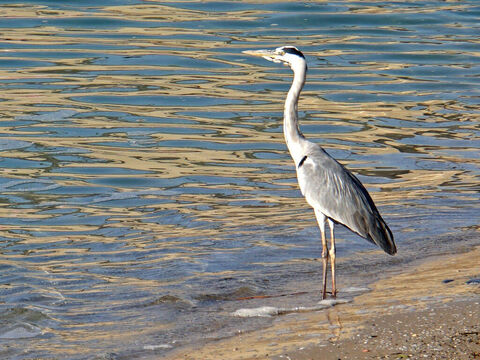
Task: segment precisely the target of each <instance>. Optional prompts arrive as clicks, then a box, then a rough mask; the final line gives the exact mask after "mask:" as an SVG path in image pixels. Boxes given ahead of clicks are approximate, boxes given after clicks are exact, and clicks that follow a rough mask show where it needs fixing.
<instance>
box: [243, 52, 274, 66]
mask: <svg viewBox="0 0 480 360" xmlns="http://www.w3.org/2000/svg"><path fill="white" fill-rule="evenodd" d="M242 52H243V53H244V54H247V55H252V56H260V57H263V58H264V59H265V60H268V61H273V62H276V63H279V62H281V61H280V60H279V59H278V55H279V54H277V52H276V50H245V51H242Z"/></svg>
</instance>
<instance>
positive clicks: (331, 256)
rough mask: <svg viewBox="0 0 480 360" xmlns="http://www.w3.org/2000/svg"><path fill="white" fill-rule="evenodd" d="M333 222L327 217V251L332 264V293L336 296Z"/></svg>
mask: <svg viewBox="0 0 480 360" xmlns="http://www.w3.org/2000/svg"><path fill="white" fill-rule="evenodd" d="M334 225H335V224H334V222H333V221H332V220H330V219H328V226H329V227H330V250H329V251H328V253H329V255H330V261H331V266H332V295H333V297H337V287H336V285H335V235H334V234H333V227H334Z"/></svg>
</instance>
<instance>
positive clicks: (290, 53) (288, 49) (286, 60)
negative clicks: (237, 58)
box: [243, 46, 306, 70]
mask: <svg viewBox="0 0 480 360" xmlns="http://www.w3.org/2000/svg"><path fill="white" fill-rule="evenodd" d="M243 53H244V54H248V55H253V56H261V57H263V58H264V59H266V60H268V61H273V62H276V63H283V64H284V65H288V66H290V67H291V68H292V69H293V70H295V68H296V67H297V66H302V67H306V62H305V56H303V54H302V52H301V51H300V50H298V49H297V48H296V47H294V46H282V47H279V48H276V49H275V50H246V51H243Z"/></svg>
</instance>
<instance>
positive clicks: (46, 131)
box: [0, 0, 480, 359]
mask: <svg viewBox="0 0 480 360" xmlns="http://www.w3.org/2000/svg"><path fill="white" fill-rule="evenodd" d="M110 4H111V6H98V3H97V2H93V1H82V2H79V3H75V4H71V5H70V4H69V5H65V4H64V3H63V2H60V1H58V2H56V1H31V2H24V3H23V4H21V5H20V4H18V5H6V4H3V5H1V6H0V11H1V14H2V16H1V17H0V28H1V30H2V34H3V36H2V40H1V41H2V49H1V53H0V84H1V85H0V86H1V87H2V92H1V96H0V116H1V123H0V126H1V127H2V131H1V134H2V135H1V137H0V149H1V150H2V151H1V152H0V155H1V157H0V169H1V171H2V173H1V176H0V189H1V203H0V204H1V207H0V211H1V213H0V219H1V221H0V240H1V243H0V244H1V257H2V261H1V265H0V266H1V282H0V284H1V287H0V320H1V323H2V329H1V330H0V346H1V347H0V354H1V355H2V357H4V358H11V359H24V358H32V357H37V358H64V357H65V355H66V354H67V355H68V357H69V358H72V359H77V358H78V359H81V358H95V357H98V358H119V359H120V358H129V359H132V358H147V357H150V356H151V357H156V356H160V355H162V354H163V353H164V352H165V351H168V350H171V349H175V348H178V347H180V346H182V345H186V344H192V343H195V342H197V341H204V340H205V339H215V338H219V337H222V336H228V335H231V334H234V333H235V332H236V331H238V330H239V329H248V328H252V327H256V326H262V325H263V324H264V322H263V320H262V319H248V320H244V321H243V320H242V321H240V320H238V319H236V318H234V317H232V316H231V315H230V314H231V312H232V311H235V309H238V308H241V307H256V306H260V305H265V304H267V305H274V306H279V307H288V306H290V305H291V304H302V305H304V306H310V305H311V304H312V303H313V302H314V301H315V300H318V291H319V289H320V271H321V268H320V266H319V262H318V261H315V259H318V258H319V257H320V251H321V249H320V244H319V232H318V228H317V225H316V223H315V220H314V216H313V213H312V211H311V209H309V208H308V207H307V205H306V204H305V202H304V200H303V199H302V198H301V196H300V192H299V190H298V187H297V184H296V179H295V173H294V168H293V166H292V163H291V160H290V158H289V155H288V153H287V151H286V148H285V145H284V142H283V135H282V129H281V117H282V102H283V100H284V96H285V93H286V91H287V90H288V87H289V82H290V78H291V74H290V71H289V70H288V69H286V68H283V67H281V66H279V65H277V64H273V63H269V62H266V61H264V60H262V59H256V58H251V57H248V56H246V55H244V54H242V53H241V51H242V50H246V49H257V48H274V47H277V46H280V45H284V44H294V45H296V46H298V47H299V48H300V49H301V50H302V51H304V53H305V54H306V56H307V60H308V62H309V74H308V75H309V78H308V82H307V85H306V86H305V89H304V93H303V96H302V99H301V102H300V105H299V106H300V115H301V117H302V130H303V132H304V133H305V134H306V135H307V137H309V138H311V139H314V140H316V141H318V142H319V143H321V144H322V145H323V146H324V147H325V148H326V149H327V150H328V152H329V153H331V154H332V155H334V156H335V157H336V158H337V159H339V160H340V161H341V162H343V163H344V164H346V165H347V166H348V167H349V168H350V169H352V170H353V171H354V172H355V173H356V174H358V175H359V178H360V179H361V180H362V181H363V182H364V184H366V185H367V187H368V189H369V190H370V192H371V194H372V196H373V198H374V199H375V201H376V203H377V205H378V207H379V208H380V210H381V212H382V214H383V215H384V217H385V219H386V220H387V222H388V223H389V225H390V227H391V228H392V230H393V232H394V234H395V238H396V242H397V245H398V248H399V254H398V256H396V257H395V258H390V257H387V256H386V255H384V254H382V253H380V252H379V251H378V250H377V249H375V248H373V247H372V246H371V245H370V244H368V243H367V242H366V241H363V240H362V239H359V238H358V237H356V236H355V235H353V234H351V233H349V232H348V231H346V230H344V229H341V228H339V229H337V237H338V240H337V243H338V245H337V252H338V258H339V260H338V262H339V264H338V265H339V286H340V290H342V287H343V288H344V289H348V288H350V287H351V286H360V287H362V286H363V285H364V284H365V283H366V282H368V281H370V280H371V279H372V278H374V277H375V276H377V275H376V274H378V273H386V272H388V271H390V270H389V269H390V268H392V267H393V268H394V267H395V266H396V267H397V268H398V267H401V266H402V264H404V263H405V262H406V261H408V260H409V259H411V258H418V257H424V256H429V255H432V256H433V255H435V254H440V253H445V252H451V251H456V250H462V249H465V247H468V246H470V245H471V244H472V243H474V242H475V241H476V240H475V238H474V237H472V236H470V235H469V234H470V232H471V231H473V229H475V226H477V225H478V201H479V196H478V190H479V189H478V176H479V173H480V171H479V168H480V167H479V153H478V148H479V146H480V140H479V127H478V120H479V118H480V115H479V113H480V112H479V110H478V103H479V95H480V93H479V90H478V89H479V74H480V71H479V70H480V66H479V65H478V64H479V63H480V62H479V52H478V48H479V47H478V46H479V41H478V32H479V28H480V26H479V23H478V16H479V15H480V8H479V7H478V4H477V3H476V1H473V0H471V1H456V2H442V3H439V2H437V1H404V2H402V3H398V2H366V1H356V2H353V1H337V2H329V3H328V4H327V3H323V2H318V3H316V2H308V3H301V4H300V3H298V4H297V3H294V4H292V3H286V2H271V3H267V4H257V3H254V2H251V3H250V2H223V3H222V2H179V3H176V2H155V1H144V2H141V1H134V0H132V1H128V0H118V1H114V2H110ZM360 255H361V256H360ZM304 291H306V294H303V295H302V294H299V295H298V296H290V297H289V296H287V297H275V298H270V299H269V300H266V299H253V300H251V301H250V300H248V301H247V300H239V299H244V298H248V297H251V296H265V295H278V294H290V293H298V292H304ZM344 293H346V292H344Z"/></svg>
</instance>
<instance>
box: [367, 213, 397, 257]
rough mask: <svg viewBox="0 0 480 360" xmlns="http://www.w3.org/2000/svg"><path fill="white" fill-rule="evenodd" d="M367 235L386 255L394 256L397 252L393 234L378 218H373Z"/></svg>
mask: <svg viewBox="0 0 480 360" xmlns="http://www.w3.org/2000/svg"><path fill="white" fill-rule="evenodd" d="M368 235H369V237H370V239H371V240H372V241H373V242H374V243H375V244H377V245H378V246H380V247H381V248H382V249H383V251H385V252H386V253H387V254H389V255H394V254H395V253H396V252H397V247H396V246H395V241H394V240H393V234H392V232H391V231H390V229H389V228H388V226H387V224H386V223H385V221H383V219H382V218H381V217H380V216H377V217H376V218H375V220H374V223H373V224H372V225H371V227H370V232H369V234H368ZM370 239H369V240H370Z"/></svg>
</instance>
